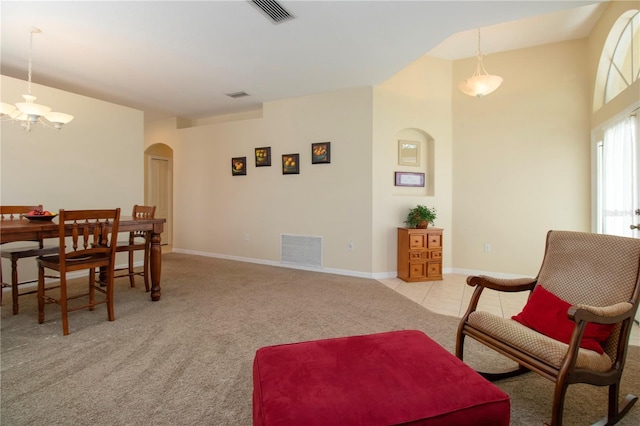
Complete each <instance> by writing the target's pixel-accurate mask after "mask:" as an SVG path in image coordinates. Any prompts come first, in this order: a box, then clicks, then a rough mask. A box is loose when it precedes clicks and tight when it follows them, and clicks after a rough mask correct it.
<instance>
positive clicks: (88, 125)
mask: <svg viewBox="0 0 640 426" xmlns="http://www.w3.org/2000/svg"><path fill="white" fill-rule="evenodd" d="M0 78H1V80H0V84H1V89H2V90H1V92H2V100H3V101H4V102H18V101H19V100H20V99H22V98H21V95H22V94H23V93H25V92H26V88H27V83H26V82H25V81H22V80H17V79H14V78H10V77H7V76H0ZM32 92H33V94H34V95H35V96H37V97H38V99H37V101H38V102H41V103H42V104H44V105H48V106H51V107H53V108H54V110H58V111H63V112H66V113H69V114H72V115H73V116H74V117H75V118H74V120H73V121H72V122H71V123H69V124H68V125H66V126H65V127H63V128H62V129H61V130H59V131H57V130H53V129H48V128H44V127H40V126H38V127H36V128H35V129H33V130H32V131H31V132H25V131H24V130H22V128H21V127H20V126H19V125H17V124H14V123H11V122H7V121H3V123H2V125H1V127H0V156H1V159H0V162H1V172H0V176H1V177H0V179H1V180H0V189H1V193H0V202H1V203H2V204H5V205H10V204H14V205H22V204H32V203H35V204H42V205H43V206H44V208H45V209H47V210H51V211H56V212H57V211H58V210H59V209H61V208H65V209H85V208H114V207H121V208H122V210H123V214H124V215H130V214H131V208H132V206H133V204H136V203H137V204H140V203H141V202H142V201H143V190H144V186H143V185H144V181H143V168H142V164H143V135H144V122H143V121H144V120H143V113H142V112H141V111H138V110H134V109H131V108H127V107H123V106H120V105H114V104H110V103H108V102H103V101H99V100H96V99H91V98H87V97H85V96H79V95H76V94H73V93H69V92H64V91H61V90H57V89H53V88H50V87H46V86H41V85H38V84H33V87H32ZM3 120H4V118H3ZM3 261H4V260H3ZM119 262H120V259H119ZM29 264H30V261H29V260H25V261H21V262H20V264H19V265H20V275H21V277H22V278H25V279H26V278H28V276H29V274H30V273H31V271H32V270H33V269H34V268H32V267H29ZM3 270H4V271H10V270H11V268H10V266H9V265H8V264H6V263H3ZM23 271H24V273H23Z"/></svg>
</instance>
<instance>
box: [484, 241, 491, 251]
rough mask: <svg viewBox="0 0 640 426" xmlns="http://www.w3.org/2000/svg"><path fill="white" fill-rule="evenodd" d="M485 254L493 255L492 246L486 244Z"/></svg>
mask: <svg viewBox="0 0 640 426" xmlns="http://www.w3.org/2000/svg"><path fill="white" fill-rule="evenodd" d="M484 252H485V253H491V244H489V243H484Z"/></svg>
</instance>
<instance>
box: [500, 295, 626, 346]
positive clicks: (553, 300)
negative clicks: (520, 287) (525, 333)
mask: <svg viewBox="0 0 640 426" xmlns="http://www.w3.org/2000/svg"><path fill="white" fill-rule="evenodd" d="M570 307H571V304H570V303H569V302H565V301H564V300H562V299H560V298H559V297H558V296H556V295H555V294H553V293H551V292H549V291H548V290H546V289H545V288H544V287H542V286H541V285H538V286H536V288H535V289H534V290H533V294H532V295H531V297H530V298H529V301H528V302H527V304H526V305H525V306H524V308H523V309H522V312H520V313H519V314H518V315H515V316H513V317H511V319H514V320H516V321H518V322H519V323H520V324H522V325H525V326H527V327H529V328H531V329H534V330H535V331H537V332H538V333H542V334H544V335H545V336H548V337H551V338H554V339H556V340H559V341H561V342H564V343H567V344H568V343H569V340H571V334H572V333H573V328H574V326H575V323H574V322H573V321H571V320H570V319H569V318H568V317H567V310H568V309H569V308H570ZM614 327H615V324H594V323H589V324H587V327H586V328H585V330H584V335H583V336H582V342H581V343H580V347H581V348H584V349H590V350H592V351H596V352H598V353H599V354H601V353H603V352H604V351H603V350H602V343H604V341H605V340H607V338H608V337H609V335H610V334H611V332H612V331H613V328H614Z"/></svg>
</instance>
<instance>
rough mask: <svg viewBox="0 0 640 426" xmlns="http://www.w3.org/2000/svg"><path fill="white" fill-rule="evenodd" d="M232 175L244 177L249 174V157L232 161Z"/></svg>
mask: <svg viewBox="0 0 640 426" xmlns="http://www.w3.org/2000/svg"><path fill="white" fill-rule="evenodd" d="M231 174H232V175H233V176H244V175H246V174H247V157H233V158H232V159H231Z"/></svg>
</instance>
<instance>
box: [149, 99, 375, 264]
mask: <svg viewBox="0 0 640 426" xmlns="http://www.w3.org/2000/svg"><path fill="white" fill-rule="evenodd" d="M371 104H372V91H371V89H370V88H358V89H351V90H344V91H340V92H335V93H327V94H322V95H317V96H308V97H301V98H296V99H288V100H283V101H277V102H271V103H268V104H265V105H264V109H263V114H262V118H249V119H245V120H239V121H225V122H220V123H213V124H209V125H203V126H198V127H191V128H183V129H179V130H177V131H175V130H173V129H172V130H171V131H170V132H171V133H173V134H174V136H173V138H171V137H167V138H166V139H173V140H172V141H168V142H166V143H167V144H168V145H170V146H171V147H172V148H173V149H174V218H175V221H174V225H175V226H174V241H173V246H174V250H177V251H183V252H190V253H197V254H203V255H210V256H220V257H228V258H233V259H240V260H242V259H245V260H250V261H257V262H265V263H278V262H279V260H280V234H282V233H285V234H296V235H309V236H321V237H323V246H324V250H323V262H324V267H325V270H326V271H328V272H339V273H346V274H353V275H361V274H363V273H369V272H370V271H371V269H372V266H371V259H372V255H371V253H372V241H371V227H372V217H371V216H372V215H371V211H372V204H371V189H370V185H371V184H370V182H371V179H372V174H373V173H372V149H371V128H372V124H371V120H372V116H371ZM157 124H158V125H159V126H160V127H162V126H164V125H166V122H160V123H157ZM153 125H154V123H150V125H149V129H148V131H147V133H148V134H149V135H150V134H152V133H154V132H156V130H157V129H156V130H153V129H152V127H154V126H153ZM160 138H161V137H160V136H155V137H151V138H147V141H148V142H149V143H150V142H152V141H156V140H160ZM326 141H329V142H331V164H315V165H312V164H311V143H313V142H326ZM263 146H270V147H271V156H272V165H271V167H255V161H254V149H255V148H257V147H263ZM291 153H299V154H300V174H299V175H286V176H284V175H282V169H281V166H280V162H281V156H282V155H283V154H291ZM245 156H246V157H247V165H248V167H247V175H246V176H232V175H231V158H232V157H245ZM246 237H248V241H247V240H246ZM350 241H352V242H353V245H354V250H353V251H349V250H348V243H349V242H350Z"/></svg>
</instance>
